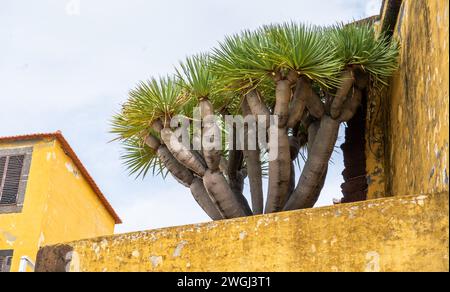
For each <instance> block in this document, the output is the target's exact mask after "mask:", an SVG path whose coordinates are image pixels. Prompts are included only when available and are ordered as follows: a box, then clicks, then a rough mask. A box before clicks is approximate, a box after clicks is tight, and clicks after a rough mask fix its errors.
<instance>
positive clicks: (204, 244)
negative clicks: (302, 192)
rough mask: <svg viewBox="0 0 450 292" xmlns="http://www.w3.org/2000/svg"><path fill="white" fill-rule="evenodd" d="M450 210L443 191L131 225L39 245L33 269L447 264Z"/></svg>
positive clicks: (422, 267) (433, 267)
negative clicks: (176, 223)
mask: <svg viewBox="0 0 450 292" xmlns="http://www.w3.org/2000/svg"><path fill="white" fill-rule="evenodd" d="M448 211H449V209H448V193H444V194H437V195H433V196H428V195H423V196H416V197H398V198H386V199H380V200H373V201H366V202H359V203H353V204H342V205H337V206H332V207H326V208H318V209H310V210H299V211H293V212H284V213H277V214H269V215H262V216H254V217H248V218H239V219H233V220H225V221H218V222H211V223H205V224H198V225H188V226H181V227H173V228H166V229H160V230H154V231H146V232H136V233H130V234H123V235H116V236H112V237H104V238H97V239H91V240H83V241H78V242H73V243H70V244H67V245H61V246H52V247H47V248H44V249H42V250H41V251H40V253H39V257H38V270H39V271H53V270H55V269H56V270H58V269H59V270H60V269H64V268H65V267H66V266H67V267H70V270H71V271H448V270H449V262H448V260H449V258H448V253H449V250H448V248H449V246H448V233H449V225H448V220H449V218H448V215H449V212H448ZM70 257H71V258H72V261H71V262H66V261H65V259H67V258H70ZM55 264H56V266H55Z"/></svg>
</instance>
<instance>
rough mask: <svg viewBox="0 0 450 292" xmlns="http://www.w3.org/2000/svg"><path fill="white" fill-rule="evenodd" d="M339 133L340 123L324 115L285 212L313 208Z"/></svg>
mask: <svg viewBox="0 0 450 292" xmlns="http://www.w3.org/2000/svg"><path fill="white" fill-rule="evenodd" d="M338 132H339V122H338V121H336V120H334V119H332V118H331V117H329V116H327V115H324V116H323V117H322V119H321V122H320V127H319V130H318V131H317V134H316V138H315V140H314V143H313V144H312V148H311V153H309V154H308V159H307V161H306V164H305V166H304V168H303V171H302V174H301V176H300V179H299V182H298V184H297V187H296V188H295V190H294V192H293V193H292V195H291V197H290V198H289V200H288V202H287V203H286V206H285V207H284V210H295V209H303V208H311V207H313V206H314V204H315V203H316V201H317V199H318V192H317V187H318V185H320V184H321V182H322V179H323V177H324V175H325V172H326V169H327V167H328V161H329V160H330V158H331V154H332V153H333V149H334V145H335V144H336V140H337V136H338Z"/></svg>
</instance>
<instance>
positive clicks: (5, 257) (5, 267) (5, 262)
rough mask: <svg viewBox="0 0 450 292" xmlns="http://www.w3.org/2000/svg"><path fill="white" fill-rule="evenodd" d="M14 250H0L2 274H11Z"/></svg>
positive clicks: (0, 270) (0, 269)
mask: <svg viewBox="0 0 450 292" xmlns="http://www.w3.org/2000/svg"><path fill="white" fill-rule="evenodd" d="M12 256H13V251H12V250H0V272H9V271H10V270H11V263H12Z"/></svg>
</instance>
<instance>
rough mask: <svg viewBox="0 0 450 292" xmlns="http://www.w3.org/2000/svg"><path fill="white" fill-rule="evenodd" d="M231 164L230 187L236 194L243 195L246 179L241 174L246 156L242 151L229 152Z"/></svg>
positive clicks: (229, 171)
mask: <svg viewBox="0 0 450 292" xmlns="http://www.w3.org/2000/svg"><path fill="white" fill-rule="evenodd" d="M229 151H230V155H229V160H228V161H229V163H228V171H227V173H228V181H229V182H230V187H231V189H232V190H233V192H235V193H236V194H242V193H243V191H244V178H243V176H242V173H241V171H240V170H241V168H242V163H243V160H244V155H243V153H242V151H241V150H235V149H232V150H229Z"/></svg>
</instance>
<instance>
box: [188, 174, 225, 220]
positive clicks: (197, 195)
mask: <svg viewBox="0 0 450 292" xmlns="http://www.w3.org/2000/svg"><path fill="white" fill-rule="evenodd" d="M190 190H191V193H192V196H193V197H194V199H195V201H197V203H198V204H199V205H200V207H201V208H202V209H203V210H204V211H205V213H206V214H208V216H209V217H210V218H211V219H212V220H221V219H225V215H224V214H222V213H221V211H220V210H219V208H218V205H217V202H215V200H214V198H212V197H211V196H210V195H209V194H208V192H207V191H206V189H205V186H204V185H203V180H201V179H200V178H198V177H196V178H194V180H193V181H192V183H191V185H190Z"/></svg>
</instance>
